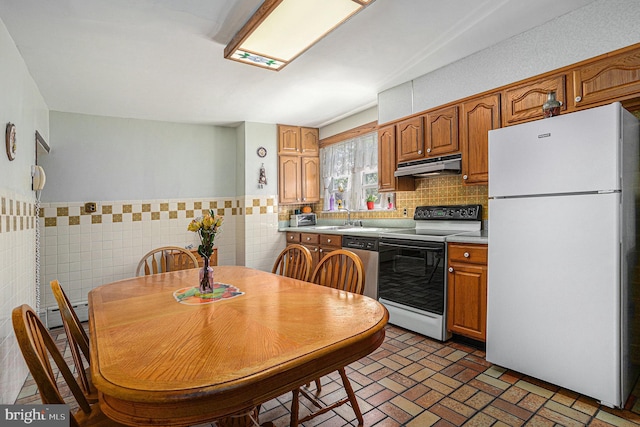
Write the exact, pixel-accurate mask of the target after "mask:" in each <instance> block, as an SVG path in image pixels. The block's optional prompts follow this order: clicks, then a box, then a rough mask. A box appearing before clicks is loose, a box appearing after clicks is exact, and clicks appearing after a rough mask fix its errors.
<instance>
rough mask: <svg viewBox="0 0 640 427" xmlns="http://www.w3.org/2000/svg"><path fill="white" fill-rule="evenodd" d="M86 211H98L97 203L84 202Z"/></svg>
mask: <svg viewBox="0 0 640 427" xmlns="http://www.w3.org/2000/svg"><path fill="white" fill-rule="evenodd" d="M84 211H85V212H95V211H96V203H95V202H87V203H85V204H84Z"/></svg>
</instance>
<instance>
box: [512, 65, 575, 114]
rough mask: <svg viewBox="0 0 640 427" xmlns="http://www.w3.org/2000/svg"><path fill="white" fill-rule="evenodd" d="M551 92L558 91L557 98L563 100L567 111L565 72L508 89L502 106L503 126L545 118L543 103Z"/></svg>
mask: <svg viewBox="0 0 640 427" xmlns="http://www.w3.org/2000/svg"><path fill="white" fill-rule="evenodd" d="M549 92H555V93H556V99H557V100H558V101H560V102H562V107H561V111H565V110H566V109H567V102H566V100H567V96H566V93H567V91H566V77H565V75H564V74H559V75H556V76H552V77H548V78H545V79H542V80H538V81H535V82H527V83H524V84H522V85H519V86H516V87H512V88H509V89H506V90H505V91H504V102H503V106H502V108H503V119H504V122H503V126H510V125H514V124H517V123H523V122H528V121H530V120H535V119H541V118H543V117H544V114H543V112H542V105H543V104H544V103H545V102H546V101H547V98H548V94H549Z"/></svg>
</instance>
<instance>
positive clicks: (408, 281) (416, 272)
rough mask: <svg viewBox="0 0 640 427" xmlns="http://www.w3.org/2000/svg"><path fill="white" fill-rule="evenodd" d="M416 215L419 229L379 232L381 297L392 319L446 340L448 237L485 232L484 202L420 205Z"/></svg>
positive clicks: (390, 319) (391, 321) (379, 289)
mask: <svg viewBox="0 0 640 427" xmlns="http://www.w3.org/2000/svg"><path fill="white" fill-rule="evenodd" d="M413 219H414V220H415V222H416V226H415V228H414V229H405V230H398V231H391V232H386V233H380V240H379V242H378V267H379V268H378V298H379V301H380V302H381V303H382V304H384V305H385V307H386V308H387V310H389V323H392V324H394V325H397V326H400V327H402V328H405V329H409V330H411V331H414V332H418V333H420V334H422V335H426V336H428V337H431V338H435V339H437V340H440V341H445V340H446V339H448V338H449V337H450V335H449V334H448V333H447V330H446V325H447V322H446V318H445V308H446V302H447V283H446V280H447V274H446V273H445V266H446V263H447V247H446V243H445V239H446V238H447V236H452V235H456V234H462V233H467V232H471V231H479V230H481V229H482V206H481V205H461V206H460V205H458V206H418V207H416V210H415V214H414V216H413Z"/></svg>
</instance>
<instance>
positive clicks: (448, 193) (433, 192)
mask: <svg viewBox="0 0 640 427" xmlns="http://www.w3.org/2000/svg"><path fill="white" fill-rule="evenodd" d="M488 194H489V193H488V186H487V185H465V184H464V183H463V181H462V176H461V175H442V176H437V177H431V178H418V179H416V189H415V191H398V192H396V206H395V209H391V210H374V211H355V212H353V213H352V214H351V218H356V219H363V220H366V219H377V218H381V219H394V218H395V219H405V218H413V212H414V210H415V208H416V206H424V205H464V204H479V205H482V219H483V220H487V219H488V218H489V199H488ZM322 206H323V203H322V200H321V201H320V203H315V204H313V205H312V206H311V207H312V209H313V211H314V212H316V213H317V214H318V219H342V218H343V217H344V218H346V217H347V214H346V212H335V213H334V212H322ZM299 208H300V205H281V206H280V211H279V220H280V221H288V220H289V215H291V214H293V211H294V210H295V209H299ZM405 208H406V209H407V215H406V216H404V209H405Z"/></svg>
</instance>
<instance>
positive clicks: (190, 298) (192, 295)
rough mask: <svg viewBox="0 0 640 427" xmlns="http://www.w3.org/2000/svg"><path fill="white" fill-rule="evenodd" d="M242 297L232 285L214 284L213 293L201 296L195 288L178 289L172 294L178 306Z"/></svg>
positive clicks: (242, 293) (241, 293)
mask: <svg viewBox="0 0 640 427" xmlns="http://www.w3.org/2000/svg"><path fill="white" fill-rule="evenodd" d="M240 295H244V292H241V291H240V290H239V289H238V288H236V287H235V286H233V285H227V284H224V283H219V282H215V283H214V284H213V292H211V293H208V294H201V293H200V291H199V288H198V287H197V286H192V287H188V288H181V289H178V290H177V291H175V292H174V293H173V297H174V298H175V299H176V301H178V302H179V303H180V304H187V305H200V304H211V303H212V302H216V301H220V300H224V299H230V298H235V297H238V296H240Z"/></svg>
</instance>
